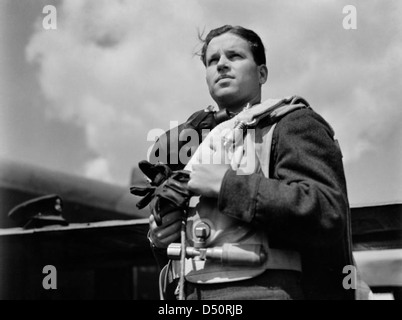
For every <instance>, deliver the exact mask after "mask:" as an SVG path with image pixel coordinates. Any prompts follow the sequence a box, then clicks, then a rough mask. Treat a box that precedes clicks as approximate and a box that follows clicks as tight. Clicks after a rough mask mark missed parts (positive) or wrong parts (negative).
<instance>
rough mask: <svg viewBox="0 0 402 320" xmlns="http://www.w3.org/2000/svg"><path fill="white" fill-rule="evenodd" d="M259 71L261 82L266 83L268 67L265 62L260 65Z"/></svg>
mask: <svg viewBox="0 0 402 320" xmlns="http://www.w3.org/2000/svg"><path fill="white" fill-rule="evenodd" d="M258 72H259V74H260V84H264V83H265V82H267V79H268V68H267V66H266V65H265V64H262V65H260V66H258Z"/></svg>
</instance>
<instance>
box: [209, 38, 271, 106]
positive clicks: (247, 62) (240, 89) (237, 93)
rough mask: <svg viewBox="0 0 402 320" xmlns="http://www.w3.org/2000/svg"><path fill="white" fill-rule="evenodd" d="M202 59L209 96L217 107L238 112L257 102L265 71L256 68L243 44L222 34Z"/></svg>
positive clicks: (244, 43)
mask: <svg viewBox="0 0 402 320" xmlns="http://www.w3.org/2000/svg"><path fill="white" fill-rule="evenodd" d="M205 56H206V80H207V84H208V88H209V92H210V94H211V96H212V98H213V99H214V100H215V101H216V103H217V104H218V105H219V107H222V108H229V109H230V110H232V111H238V110H240V108H241V107H243V106H245V105H246V104H247V103H248V102H250V103H252V104H253V103H257V102H260V100H261V86H260V85H261V84H262V83H264V82H265V81H266V75H267V74H266V73H265V72H261V68H265V69H264V70H266V67H265V66H257V64H256V63H255V61H254V58H253V54H252V52H251V50H250V47H249V44H248V42H247V41H246V40H244V39H243V38H240V37H238V36H236V35H234V34H232V33H224V34H222V35H220V36H218V37H215V38H213V39H212V40H211V42H210V43H209V44H208V48H207V51H206V55H205Z"/></svg>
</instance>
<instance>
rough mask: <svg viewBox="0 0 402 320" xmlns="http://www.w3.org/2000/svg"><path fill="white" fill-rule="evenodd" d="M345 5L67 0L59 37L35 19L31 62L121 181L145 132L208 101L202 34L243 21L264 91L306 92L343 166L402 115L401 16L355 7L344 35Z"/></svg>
mask: <svg viewBox="0 0 402 320" xmlns="http://www.w3.org/2000/svg"><path fill="white" fill-rule="evenodd" d="M346 4H354V1H352V3H349V2H348V1H325V2H322V1H320V2H317V1H309V2H304V1H303V2H300V1H286V2H285V1H270V2H263V1H254V0H251V1H250V2H247V5H245V4H244V2H243V1H226V0H222V1H218V2H217V1H215V0H214V1H203V2H200V1H195V0H170V1H162V0H152V1H151V0H142V1H139V0H136V1H114V2H111V1H106V0H103V1H99V0H86V1H63V2H62V5H61V7H60V8H58V29H57V31H55V32H43V30H41V29H40V26H41V23H40V21H39V22H38V26H39V28H38V29H37V31H36V32H35V34H34V35H33V36H32V38H31V41H30V43H29V45H28V47H27V58H28V60H29V61H31V62H36V63H38V64H39V67H40V68H39V80H40V84H41V88H42V91H43V93H44V94H45V96H46V98H47V99H48V100H49V106H48V111H49V114H50V115H51V116H53V117H57V118H60V119H62V120H64V121H66V122H74V123H78V124H80V125H82V126H84V127H85V129H86V133H87V144H88V146H89V147H90V148H91V149H92V150H93V151H95V152H96V154H98V155H99V157H100V158H102V159H103V161H105V163H107V164H108V171H109V174H110V176H111V177H112V178H113V180H114V181H116V182H119V183H122V182H126V181H127V180H128V177H129V172H128V171H129V170H130V168H131V167H132V166H133V165H135V164H136V162H138V161H139V160H141V159H142V158H144V157H145V155H146V151H147V150H148V147H149V142H147V141H146V136H147V132H148V131H149V130H151V129H153V128H164V129H168V126H169V121H171V120H177V121H183V120H184V119H186V118H187V117H188V116H189V115H190V114H191V113H192V112H193V111H195V110H198V109H201V108H203V107H205V105H206V104H207V103H210V102H211V100H210V98H209V96H208V92H207V88H206V85H205V80H204V73H203V67H202V65H201V63H199V62H198V58H197V57H193V53H194V50H195V49H196V48H197V45H198V41H197V29H200V30H202V29H203V28H204V27H205V28H206V31H209V30H210V29H211V28H213V27H217V26H220V25H222V24H226V23H230V24H234V25H244V26H246V27H249V28H252V29H255V30H256V31H257V32H258V33H259V34H260V36H261V37H262V39H263V40H264V43H265V44H266V47H267V57H268V67H269V70H270V75H269V80H268V84H267V85H265V87H264V96H265V97H280V96H287V95H290V94H299V95H302V96H303V97H305V98H306V99H307V100H308V101H310V102H311V103H312V106H313V108H314V109H315V110H317V111H318V112H319V113H321V114H322V115H324V117H325V118H327V120H329V122H330V123H331V124H332V125H333V127H334V128H335V131H336V133H337V136H338V138H339V140H340V142H341V145H342V148H343V152H344V156H345V160H346V161H357V160H358V159H359V158H360V157H362V155H363V154H364V153H365V152H367V151H369V150H372V149H373V148H376V147H377V146H378V144H379V143H381V142H382V141H386V139H387V137H388V136H389V135H390V134H392V128H393V126H395V125H399V123H400V122H401V120H402V117H401V111H400V110H401V108H400V107H399V101H401V100H402V99H401V98H402V96H401V91H400V90H399V88H400V87H402V85H401V79H402V71H401V65H402V61H401V59H402V58H401V57H402V53H401V48H402V42H401V41H402V40H401V39H402V35H401V29H402V28H401V24H400V22H398V21H400V15H401V14H402V10H401V3H400V2H398V1H392V2H391V1H389V2H387V3H385V2H378V1H367V2H365V6H364V7H363V6H360V5H358V4H356V7H357V14H358V29H357V30H353V31H350V30H349V31H346V30H344V29H343V27H342V19H343V17H344V16H343V14H342V8H343V6H344V5H346ZM380 12H381V13H380ZM94 161H96V159H95V160H94ZM96 163H97V162H96ZM102 163H103V162H102ZM104 166H105V165H104ZM105 168H106V166H105ZM122 168H126V171H123V170H122Z"/></svg>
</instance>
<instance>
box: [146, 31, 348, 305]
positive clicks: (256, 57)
mask: <svg viewBox="0 0 402 320" xmlns="http://www.w3.org/2000/svg"><path fill="white" fill-rule="evenodd" d="M201 59H202V61H203V63H204V65H205V67H206V81H207V85H208V89H209V92H210V94H211V97H212V98H213V99H214V101H215V102H216V103H217V106H218V108H219V109H220V110H221V111H222V110H226V111H227V114H228V116H229V120H226V121H224V122H222V123H221V124H218V123H217V121H211V120H210V119H211V117H209V118H208V117H204V115H205V114H204V113H203V112H204V111H200V112H198V113H196V114H194V115H193V116H192V117H191V118H190V119H191V121H188V122H187V123H186V124H184V125H182V126H180V127H179V134H181V133H182V132H183V131H184V129H186V128H188V127H191V125H192V124H194V123H196V126H193V127H194V129H195V130H198V131H200V130H199V129H200V127H202V128H207V129H213V130H212V131H211V132H210V133H209V135H208V136H207V137H203V138H205V139H204V142H203V143H202V144H201V146H200V147H199V148H198V149H197V151H196V153H195V154H194V155H193V156H192V158H191V160H190V162H189V163H187V164H186V163H179V165H177V163H176V164H171V165H172V167H174V170H176V169H180V168H182V167H183V166H184V165H186V167H185V169H186V170H188V171H190V172H191V173H190V180H189V181H188V189H189V190H190V191H191V192H192V194H194V195H195V196H196V197H193V198H192V200H191V201H190V206H189V209H188V210H186V212H187V213H188V221H187V242H186V243H187V246H188V247H190V248H191V249H192V250H194V252H197V254H194V255H193V256H187V259H186V260H185V262H182V263H181V264H180V263H179V262H178V261H173V262H170V263H169V264H168V265H169V270H168V271H167V279H170V280H169V281H168V282H169V283H168V285H167V291H168V293H169V292H170V293H171V294H174V291H175V289H176V292H175V293H176V295H177V292H178V290H180V289H181V290H185V297H186V298H187V299H353V298H354V290H353V289H349V290H348V289H345V288H344V286H343V279H344V277H345V274H343V273H342V270H343V268H344V267H345V266H346V265H352V264H353V259H352V254H351V242H350V237H351V234H350V211H349V205H348V198H347V191H346V181H345V177H344V170H343V164H342V155H341V152H340V149H339V147H338V145H337V143H336V141H335V140H334V132H333V130H332V128H331V127H330V126H329V125H328V124H327V122H326V121H325V120H324V119H323V118H322V117H321V116H319V115H318V114H317V113H315V112H314V111H313V110H312V109H311V108H310V106H309V105H308V103H307V102H306V101H305V100H304V99H302V98H300V97H295V96H293V97H289V98H284V99H278V100H272V99H271V100H267V101H264V102H262V103H261V87H262V85H263V84H264V83H265V82H266V81H267V77H268V69H267V67H266V61H265V52H264V46H263V44H262V42H261V39H260V38H259V37H258V35H256V34H255V33H254V32H253V31H251V30H248V29H245V28H242V27H233V26H223V27H220V28H217V29H214V30H212V31H211V32H210V33H209V34H208V35H207V37H206V38H205V40H204V46H203V48H202V52H201ZM207 114H208V115H210V114H211V113H207ZM200 115H201V116H200ZM200 117H201V118H202V120H201V121H198V122H197V121H195V122H194V121H193V120H194V119H200ZM208 119H209V120H208ZM202 123H204V124H205V123H207V125H206V126H205V125H204V126H203V125H202ZM238 128H243V129H245V130H243V131H241V132H243V133H244V132H246V133H244V134H242V135H241V137H240V139H239V135H238V132H239V130H237V129H238ZM236 130H237V131H236ZM246 130H247V131H246ZM236 134H237V138H233V136H234V135H236ZM200 136H201V135H200ZM166 137H168V139H167V140H166ZM172 139H178V136H173V135H172V134H170V135H169V134H168V135H167V136H165V137H164V138H162V137H161V139H160V141H159V144H157V147H156V149H155V150H156V151H157V152H156V153H155V154H157V155H158V156H161V154H162V153H164V152H167V153H169V152H171V150H169V140H170V141H171V140H172ZM162 141H165V142H166V141H167V142H168V144H167V145H164V144H163V143H162ZM181 145H182V144H181ZM181 145H180V146H181ZM179 151H180V150H179ZM169 159H170V158H169V157H168V162H169ZM194 199H195V201H193V200H194ZM160 204H161V203H158V205H155V202H154V203H153V205H152V206H151V207H152V210H153V211H154V213H155V215H151V217H150V232H149V238H150V241H151V242H152V244H153V247H154V248H155V250H156V252H159V256H162V259H163V257H164V258H165V259H166V248H167V247H168V246H169V245H171V244H172V243H177V242H180V229H181V220H182V216H183V210H182V209H180V208H178V209H171V210H164V208H163V206H161V205H160ZM158 213H162V214H161V216H162V218H161V221H160V222H159V223H157V222H158V221H155V216H157V215H158ZM207 250H210V251H207ZM225 250H226V251H225ZM200 252H202V254H201V255H205V254H206V253H207V252H209V253H210V254H211V253H212V252H213V253H216V252H218V253H219V254H220V256H219V257H220V260H219V257H218V259H217V260H216V259H215V258H216V257H215V258H213V257H212V258H211V257H210V258H208V257H207V258H206V259H205V256H203V257H201V258H200ZM222 252H225V253H222ZM239 252H240V253H241V254H240V255H236V254H237V253H239ZM160 253H162V254H160ZM219 254H218V255H219ZM197 255H198V256H197ZM230 255H232V256H233V257H232V256H230ZM228 257H229V258H228ZM248 257H250V258H248ZM255 257H257V260H258V261H257V262H256V260H255V259H254V258H255ZM258 257H259V258H261V259H259V258H258ZM242 258H244V259H243V260H244V261H240V260H241V259H242ZM214 259H215V260H214ZM236 259H237V260H236ZM239 259H240V260H239ZM247 259H249V261H245V260H247ZM253 259H254V260H253ZM224 260H225V261H224ZM160 261H161V260H160ZM166 261H167V260H165V261H164V262H162V263H161V264H162V265H164V264H165V262H166ZM180 273H182V275H183V274H184V276H185V279H186V282H185V287H184V288H183V283H181V286H182V287H179V288H177V285H178V283H179V279H178V275H179V274H180Z"/></svg>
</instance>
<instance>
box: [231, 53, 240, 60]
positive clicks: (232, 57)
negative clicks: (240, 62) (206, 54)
mask: <svg viewBox="0 0 402 320" xmlns="http://www.w3.org/2000/svg"><path fill="white" fill-rule="evenodd" d="M240 58H241V55H240V54H238V53H233V54H232V55H231V56H230V59H232V60H234V59H240Z"/></svg>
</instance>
